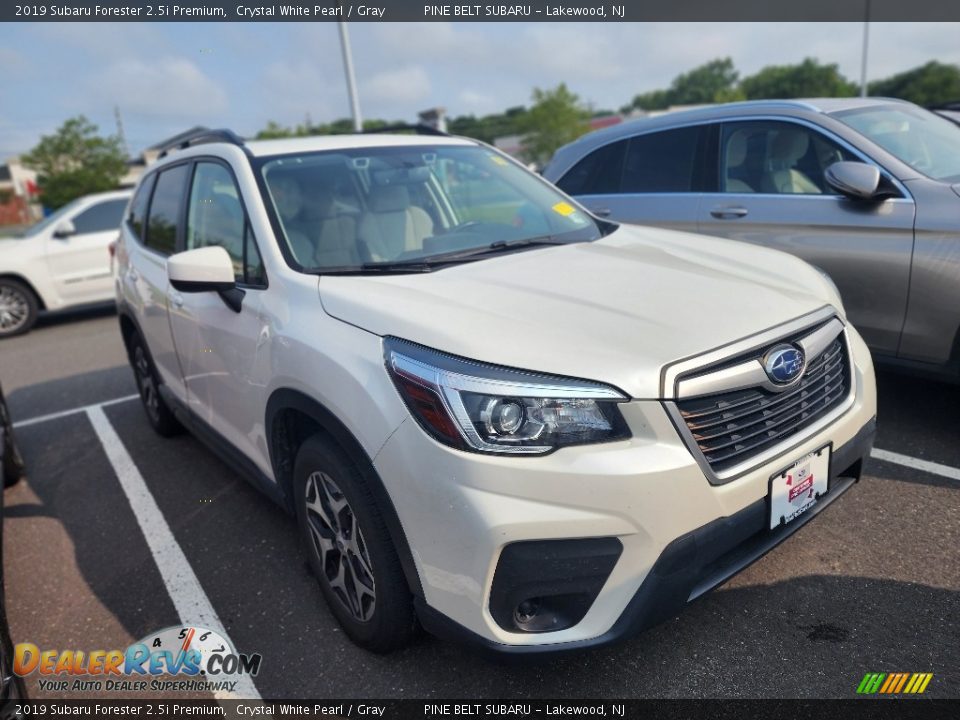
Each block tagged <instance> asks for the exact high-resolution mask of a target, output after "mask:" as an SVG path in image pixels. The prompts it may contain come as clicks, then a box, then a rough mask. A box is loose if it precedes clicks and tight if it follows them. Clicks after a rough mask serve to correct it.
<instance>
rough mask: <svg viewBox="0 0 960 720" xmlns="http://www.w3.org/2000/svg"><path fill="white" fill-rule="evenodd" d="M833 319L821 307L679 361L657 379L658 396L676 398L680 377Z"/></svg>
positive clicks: (832, 312)
mask: <svg viewBox="0 0 960 720" xmlns="http://www.w3.org/2000/svg"><path fill="white" fill-rule="evenodd" d="M833 317H836V310H834V309H833V308H832V307H830V306H829V305H824V306H823V307H822V308H820V309H819V310H814V311H813V312H811V313H808V314H807V315H804V316H802V317H799V318H797V319H796V320H791V321H790V322H788V323H785V324H783V325H780V326H778V327H775V328H771V329H769V330H764V331H763V332H761V333H757V334H756V335H750V336H748V337H745V338H741V339H740V340H736V341H734V342H732V343H729V344H728V345H724V346H722V347H719V348H717V349H716V350H711V351H709V352H706V353H703V354H700V355H694V356H692V357H688V358H684V359H682V360H678V361H677V362H675V363H673V364H671V365H668V366H667V367H665V368H664V369H663V372H662V374H661V378H660V386H661V387H660V396H661V397H663V398H666V399H673V398H675V397H677V381H678V379H679V378H680V376H681V375H692V374H696V372H697V371H698V370H701V369H702V368H706V367H709V366H711V365H716V364H717V363H720V362H722V361H724V360H726V359H728V358H732V357H737V356H738V355H743V354H745V353H748V352H750V351H753V350H760V349H766V348H768V347H770V346H772V345H775V344H776V342H777V341H778V340H780V339H781V338H784V337H787V336H792V335H794V334H796V333H799V332H802V331H803V330H805V329H808V328H815V327H817V326H818V325H820V324H821V323H825V322H827V321H828V320H830V319H831V318H833Z"/></svg>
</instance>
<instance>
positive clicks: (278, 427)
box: [266, 388, 423, 598]
mask: <svg viewBox="0 0 960 720" xmlns="http://www.w3.org/2000/svg"><path fill="white" fill-rule="evenodd" d="M266 432H267V442H268V447H269V449H270V464H271V466H272V467H273V472H274V477H275V478H276V481H277V484H278V485H279V486H280V489H281V491H282V492H283V496H284V500H285V505H286V507H287V510H288V511H290V512H293V508H294V505H293V464H294V460H295V458H296V452H297V449H298V448H299V447H300V445H301V444H302V443H303V442H304V441H305V440H307V439H308V438H310V437H313V436H314V435H317V434H321V435H324V436H326V437H327V438H328V439H329V440H330V441H331V442H332V443H333V444H334V445H336V446H337V447H338V448H339V449H340V450H341V451H343V453H344V454H346V455H347V457H348V458H349V459H350V460H351V461H352V462H353V463H354V464H355V465H356V466H357V468H358V469H359V470H360V472H361V474H362V476H363V479H364V481H365V482H366V483H367V485H368V487H369V488H370V490H371V492H372V493H373V497H374V500H375V501H376V503H377V506H378V508H379V510H380V512H381V513H382V516H383V519H384V522H385V524H386V527H387V532H388V533H389V534H390V541H391V542H392V543H393V546H394V548H395V549H396V551H397V556H398V557H399V558H400V564H401V567H402V569H403V574H404V576H405V578H406V580H407V585H408V586H409V588H410V591H411V592H412V593H413V594H414V595H415V596H417V597H420V598H423V586H422V584H421V581H420V574H419V573H418V572H417V567H416V563H415V562H414V559H413V553H412V552H411V550H410V545H409V543H408V542H407V537H406V533H404V531H403V526H402V525H401V524H400V518H399V516H398V515H397V511H396V508H395V507H394V505H393V501H392V500H391V499H390V494H389V493H388V492H387V488H386V486H385V485H384V484H383V480H381V479H380V475H379V473H377V471H376V468H374V466H373V461H372V460H371V458H370V456H369V455H368V454H367V452H366V451H365V450H364V449H363V446H362V445H361V444H360V442H359V441H358V440H357V438H356V437H355V436H354V434H353V433H352V432H351V431H350V430H349V428H347V427H346V425H344V424H343V423H342V422H341V421H340V420H339V419H338V418H337V417H336V415H334V414H333V413H332V412H331V411H330V410H328V409H327V408H326V407H325V406H324V405H323V404H322V403H320V402H318V401H316V400H314V399H313V398H311V397H309V396H308V395H305V394H304V393H302V392H300V391H298V390H293V389H290V388H280V389H278V390H275V391H274V392H273V394H271V395H270V398H269V400H268V401H267V408H266Z"/></svg>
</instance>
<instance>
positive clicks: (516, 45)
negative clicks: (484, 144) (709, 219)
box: [0, 22, 960, 161]
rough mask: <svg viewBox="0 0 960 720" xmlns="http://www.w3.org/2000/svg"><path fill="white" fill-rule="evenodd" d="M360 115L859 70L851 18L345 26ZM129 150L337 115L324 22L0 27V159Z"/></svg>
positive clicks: (336, 69)
mask: <svg viewBox="0 0 960 720" xmlns="http://www.w3.org/2000/svg"><path fill="white" fill-rule="evenodd" d="M349 28H350V39H351V44H352V46H353V58H354V64H355V66H356V74H357V83H358V87H359V97H360V106H361V111H362V114H363V116H364V117H367V118H383V119H388V120H403V121H408V122H413V121H415V120H416V116H417V112H418V111H420V110H423V109H425V108H429V107H435V106H443V107H446V108H447V111H448V114H449V115H451V116H457V115H465V114H476V115H483V114H488V113H494V112H500V111H502V110H504V109H506V108H508V107H512V106H516V105H525V104H528V103H529V100H530V94H531V91H532V89H533V88H534V87H541V88H548V87H554V86H556V85H557V84H559V83H560V82H565V83H567V85H568V87H570V88H571V89H572V90H573V91H574V92H576V93H577V94H578V95H579V96H580V98H581V99H582V100H583V101H585V102H586V103H587V104H589V105H590V106H592V107H594V108H595V109H613V110H615V109H617V108H619V107H621V106H622V105H625V104H626V103H628V102H629V101H630V99H631V98H632V97H633V96H634V95H636V94H637V93H640V92H645V91H648V90H653V89H656V88H659V87H666V86H667V85H669V83H670V81H671V80H672V79H673V78H674V77H675V76H676V75H678V74H679V73H681V72H685V71H686V70H689V69H691V68H693V67H695V66H697V65H700V64H702V63H704V62H708V61H710V60H712V59H714V58H717V57H725V56H730V57H732V58H733V60H734V63H735V65H736V67H737V69H738V70H739V71H740V73H741V76H745V75H749V74H751V73H753V72H756V71H757V70H759V69H760V68H761V67H764V66H766V65H771V64H788V63H796V62H800V61H801V60H803V59H804V58H805V57H814V58H817V59H818V60H820V61H821V62H827V63H837V64H838V65H839V66H840V70H841V72H842V73H843V74H844V75H846V76H847V77H848V78H850V79H853V80H855V81H859V77H860V57H861V48H862V45H861V43H862V38H863V25H862V24H861V23H729V24H722V23H720V24H717V23H703V24H700V23H586V24H576V23H490V24H487V23H353V24H350V26H349ZM958 38H960V24H958V23H912V24H911V23H889V24H888V23H872V24H871V25H870V43H869V47H870V54H869V64H868V78H869V79H876V78H880V77H885V76H888V75H891V74H893V73H896V72H900V71H902V70H906V69H909V68H911V67H915V66H916V65H920V64H922V63H925V62H927V61H929V60H938V61H940V62H947V63H957V64H960V42H958V41H957V39H958ZM114 107H119V109H120V113H121V117H122V120H123V125H124V130H125V134H126V138H127V143H128V146H129V148H130V150H131V151H132V152H133V153H138V152H139V151H140V150H142V149H143V148H145V147H147V146H149V145H152V144H153V143H155V142H157V141H159V140H163V139H165V138H167V137H169V136H171V135H174V134H176V133H178V132H180V131H182V130H185V129H187V128H189V127H192V126H194V125H207V126H208V127H229V128H231V129H233V130H235V131H236V132H238V133H240V134H241V135H253V134H255V133H256V132H257V131H258V130H260V129H261V128H263V127H264V126H265V125H266V124H267V122H268V121H269V120H274V121H277V122H279V123H281V124H283V125H290V126H292V125H296V124H298V123H302V122H304V120H305V119H306V118H307V117H308V116H309V118H310V119H311V120H312V121H313V122H314V123H319V122H328V121H331V120H335V119H337V118H342V117H347V116H349V114H350V106H349V102H348V98H347V92H346V85H345V82H344V72H343V64H342V59H341V54H340V44H339V37H338V33H337V27H336V23H324V22H304V23H86V22H84V23H35V24H20V23H18V24H11V23H7V24H0V161H2V160H3V159H5V158H6V157H9V156H11V155H15V154H17V153H19V152H23V151H25V150H28V149H30V148H31V147H32V146H33V145H35V144H36V142H37V141H38V140H39V138H40V136H41V135H43V134H49V133H51V132H53V131H54V130H55V129H56V128H57V127H58V126H59V125H60V124H61V123H63V121H64V120H66V119H67V118H69V117H72V116H74V115H78V114H83V115H86V116H87V117H88V118H90V119H91V120H92V121H93V122H95V123H96V124H97V125H99V127H100V129H101V131H102V132H104V133H105V134H106V133H113V132H115V131H116V124H115V120H114Z"/></svg>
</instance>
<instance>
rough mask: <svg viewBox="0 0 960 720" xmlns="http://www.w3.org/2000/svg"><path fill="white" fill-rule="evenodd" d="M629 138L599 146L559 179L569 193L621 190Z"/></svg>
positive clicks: (595, 193) (596, 192)
mask: <svg viewBox="0 0 960 720" xmlns="http://www.w3.org/2000/svg"><path fill="white" fill-rule="evenodd" d="M627 142H628V141H627V140H620V141H619V142H614V143H610V144H609V145H604V146H603V147H601V148H597V149H596V150H594V151H593V152H591V153H590V154H589V155H587V156H586V157H585V158H583V159H582V160H580V162H578V163H577V164H576V165H574V166H573V167H572V168H571V169H570V170H569V171H568V172H567V174H566V175H564V176H563V177H562V178H560V180H558V181H557V187H558V188H560V189H561V190H563V191H564V192H565V193H567V194H568V195H609V194H612V193H618V192H620V178H621V175H622V174H623V157H624V155H625V154H626V151H627Z"/></svg>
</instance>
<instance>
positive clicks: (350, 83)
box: [337, 0, 869, 132]
mask: <svg viewBox="0 0 960 720" xmlns="http://www.w3.org/2000/svg"><path fill="white" fill-rule="evenodd" d="M868 1H869V0H868ZM337 26H338V27H339V28H340V49H341V50H342V51H343V71H344V73H346V76H347V92H348V93H349V95H350V112H351V113H352V114H353V129H354V130H355V131H356V132H363V118H362V117H360V100H359V98H358V97H357V80H356V78H354V76H353V56H352V55H351V53H350V35H349V33H348V32H347V24H346V23H345V22H338V23H337Z"/></svg>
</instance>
